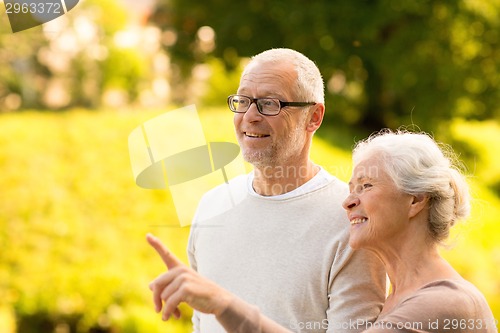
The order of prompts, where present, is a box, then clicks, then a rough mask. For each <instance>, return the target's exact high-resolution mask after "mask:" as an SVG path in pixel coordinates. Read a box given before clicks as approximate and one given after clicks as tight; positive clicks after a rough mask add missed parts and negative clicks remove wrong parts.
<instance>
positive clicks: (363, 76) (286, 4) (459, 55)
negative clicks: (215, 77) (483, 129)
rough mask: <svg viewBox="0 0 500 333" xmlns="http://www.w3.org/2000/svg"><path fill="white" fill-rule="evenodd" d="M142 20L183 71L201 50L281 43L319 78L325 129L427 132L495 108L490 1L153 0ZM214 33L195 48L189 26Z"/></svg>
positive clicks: (496, 16)
mask: <svg viewBox="0 0 500 333" xmlns="http://www.w3.org/2000/svg"><path fill="white" fill-rule="evenodd" d="M160 3H161V4H162V5H161V6H160V7H159V8H158V10H157V12H156V14H155V15H154V16H153V18H152V20H151V21H152V22H154V23H157V24H158V25H159V26H160V27H162V28H163V29H168V30H169V31H172V30H173V31H175V33H176V34H177V43H176V44H174V45H172V46H168V47H167V50H168V52H169V54H170V55H171V56H172V59H173V63H176V64H178V65H179V66H180V67H181V68H182V69H183V70H182V71H183V73H185V75H189V74H190V68H191V67H192V66H193V64H196V63H201V62H204V61H205V60H206V59H207V57H208V56H216V57H218V58H220V59H222V60H224V62H225V64H226V66H228V67H229V68H235V67H236V66H237V65H238V63H239V62H238V61H239V57H249V56H251V55H254V54H256V53H258V52H261V51H263V50H265V49H269V48H275V47H290V48H293V49H296V50H298V51H301V52H303V53H304V54H306V55H307V56H309V57H310V58H311V59H313V60H314V61H316V62H317V64H318V66H319V68H320V70H321V71H322V73H323V76H324V78H325V80H326V82H327V87H328V89H327V104H328V107H327V108H328V109H329V110H332V111H333V112H332V113H329V114H327V121H326V125H329V123H338V121H339V116H340V119H341V120H342V121H343V122H344V123H346V124H348V125H358V126H361V127H364V128H365V129H368V130H370V131H371V130H378V129H380V128H381V127H397V126H399V125H401V124H407V125H409V124H411V123H417V124H418V125H419V126H420V127H421V128H422V129H424V130H427V131H430V130H433V129H435V128H436V125H437V123H438V122H439V121H441V120H446V119H451V118H452V117H453V116H454V115H459V116H460V117H463V118H466V119H480V120H484V119H487V118H489V117H495V116H496V117H498V116H499V115H500V109H499V106H498V103H497V102H498V100H500V91H499V89H498V86H499V84H500V76H499V74H498V73H499V72H500V71H499V69H500V68H499V66H500V65H499V64H500V42H499V41H500V39H499V38H498V36H499V31H500V5H499V2H498V1H495V0H477V1H467V0H457V1H442V0H441V1H417V2H416V1H401V0H377V1H366V0H353V1H330V0H321V1H313V2H304V1H301V0H272V1H264V0H251V1H245V2H235V1H223V0H212V1H204V2H201V1H196V0H169V1H166V0H163V1H160ZM203 26H210V27H212V28H213V29H214V31H215V33H216V37H215V43H216V47H215V49H214V50H213V51H212V52H202V51H200V40H199V36H198V31H199V28H200V27H203Z"/></svg>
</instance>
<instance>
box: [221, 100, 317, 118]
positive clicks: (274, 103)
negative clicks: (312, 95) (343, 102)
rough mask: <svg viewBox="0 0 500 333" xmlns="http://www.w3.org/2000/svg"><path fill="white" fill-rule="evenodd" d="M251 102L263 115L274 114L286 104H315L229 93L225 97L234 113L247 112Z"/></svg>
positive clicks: (313, 103)
mask: <svg viewBox="0 0 500 333" xmlns="http://www.w3.org/2000/svg"><path fill="white" fill-rule="evenodd" d="M252 103H255V105H257V110H258V111H259V113H260V114H263V115H265V116H276V115H278V113H280V111H281V109H282V108H284V107H286V106H308V105H316V103H315V102H283V101H280V100H279V99H277V98H251V97H248V96H244V95H230V96H229V97H228V98H227V105H229V109H230V110H231V111H233V112H236V113H245V112H247V111H248V109H249V108H250V105H252Z"/></svg>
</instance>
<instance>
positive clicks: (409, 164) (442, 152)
mask: <svg viewBox="0 0 500 333" xmlns="http://www.w3.org/2000/svg"><path fill="white" fill-rule="evenodd" d="M373 155H375V156H377V157H378V158H380V159H381V160H382V162H383V163H384V164H383V165H384V167H385V171H386V172H387V174H388V175H389V176H390V177H391V178H392V180H393V181H394V183H395V184H396V186H397V187H398V188H399V189H400V190H401V191H403V192H405V193H408V194H411V195H419V194H426V195H428V196H429V203H430V206H429V219H428V221H429V223H428V230H429V234H430V236H431V237H432V239H433V240H435V241H436V242H438V243H439V242H441V241H443V240H444V239H446V238H447V237H448V236H449V232H450V227H451V226H453V225H454V224H455V222H456V221H458V220H463V219H465V218H467V217H468V215H469V213H470V195H469V188H468V185H467V182H466V180H465V177H464V176H463V174H462V173H461V172H460V169H459V168H458V160H457V159H456V156H455V154H454V153H453V151H452V150H451V147H449V146H445V145H443V144H439V143H437V142H436V141H434V139H433V138H431V137H430V136H429V135H428V134H426V133H411V132H408V131H404V130H399V131H396V132H392V131H391V130H388V129H385V130H382V131H380V132H378V133H375V134H372V135H371V136H370V137H369V138H367V139H366V140H363V141H361V142H359V143H357V145H356V147H355V148H354V151H353V162H354V164H355V165H356V164H357V163H359V162H360V161H361V160H364V159H366V158H368V157H371V156H373Z"/></svg>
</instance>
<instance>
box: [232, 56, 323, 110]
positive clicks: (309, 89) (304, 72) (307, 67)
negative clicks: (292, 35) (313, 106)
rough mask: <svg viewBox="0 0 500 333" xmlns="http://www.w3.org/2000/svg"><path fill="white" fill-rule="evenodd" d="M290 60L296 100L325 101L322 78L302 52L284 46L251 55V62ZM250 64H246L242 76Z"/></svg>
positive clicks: (281, 61)
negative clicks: (295, 78)
mask: <svg viewBox="0 0 500 333" xmlns="http://www.w3.org/2000/svg"><path fill="white" fill-rule="evenodd" d="M266 62H271V63H273V62H275V63H283V62H290V63H292V64H293V66H294V67H295V70H296V71H297V86H296V87H294V88H295V91H296V94H297V98H298V99H300V100H299V101H298V102H316V103H323V104H324V103H325V91H324V90H325V88H324V84H323V78H322V76H321V72H320V71H319V69H318V67H317V66H316V64H315V63H314V62H313V61H312V60H311V59H309V58H308V57H306V56H305V55H303V54H302V53H300V52H298V51H295V50H292V49H285V48H277V49H270V50H267V51H264V52H262V53H259V54H257V55H255V56H253V57H252V59H251V63H266ZM249 68H250V66H246V67H245V69H244V70H243V73H242V76H243V75H245V74H246V72H247V70H248V69H249Z"/></svg>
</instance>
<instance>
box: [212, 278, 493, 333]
mask: <svg viewBox="0 0 500 333" xmlns="http://www.w3.org/2000/svg"><path fill="white" fill-rule="evenodd" d="M219 321H220V322H221V324H222V325H223V326H224V328H225V329H226V331H227V332H232V333H289V332H290V331H289V330H287V329H285V328H283V327H279V326H278V325H277V324H276V323H273V322H270V320H269V319H267V318H266V317H264V316H262V315H261V314H260V313H259V310H258V309H257V308H256V307H255V306H252V305H249V304H247V303H244V302H243V301H241V300H240V299H235V300H234V301H233V303H232V304H231V305H230V306H229V308H228V309H227V310H226V311H225V312H224V313H223V314H222V315H221V316H220V318H219ZM497 325H498V321H497V320H496V319H495V318H494V317H493V314H492V312H491V310H490V308H489V306H488V304H487V302H486V300H485V299H484V296H483V295H482V294H481V292H480V291H479V290H478V289H477V288H476V287H475V286H473V285H472V284H471V283H469V282H467V281H465V280H439V281H434V282H431V283H429V284H427V285H425V286H423V287H422V288H421V289H419V290H417V291H416V292H415V293H414V294H412V295H409V296H408V297H407V298H405V299H404V300H402V301H401V302H400V303H399V304H398V305H397V306H396V307H395V308H394V310H393V311H391V312H389V313H387V314H386V315H384V316H383V317H381V318H378V319H377V321H376V322H375V323H367V324H366V323H361V322H359V325H358V327H359V328H364V329H367V330H366V331H365V332H366V333H382V332H384V333H385V332H398V333H426V332H427V333H431V332H432V333H434V332H435V333H437V332H440V333H442V332H453V333H457V332H458V333H472V332H483V333H496V332H498V328H497Z"/></svg>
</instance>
